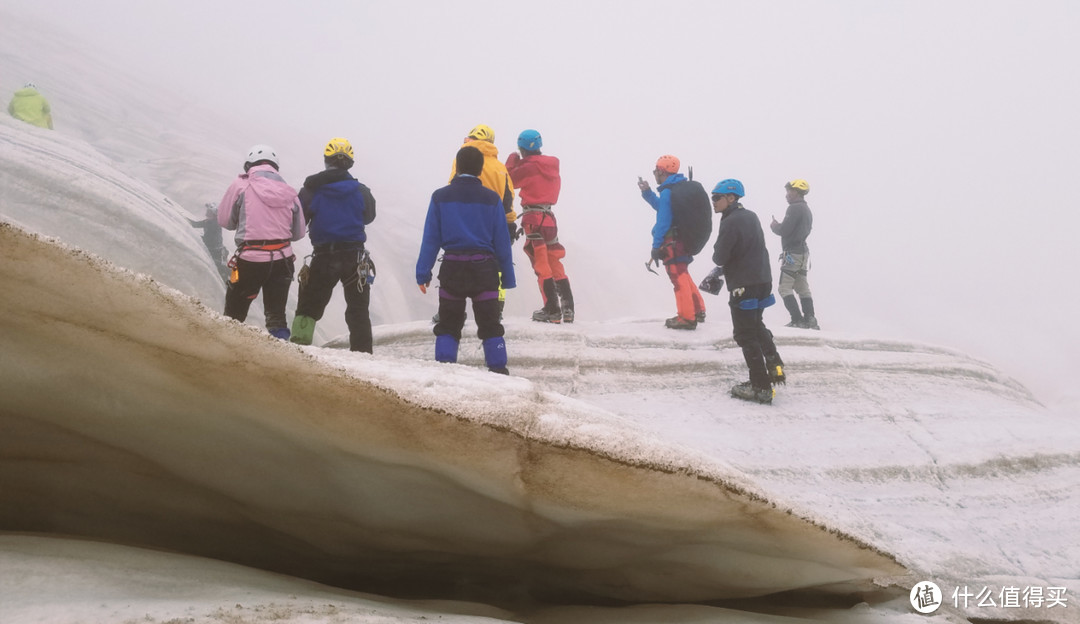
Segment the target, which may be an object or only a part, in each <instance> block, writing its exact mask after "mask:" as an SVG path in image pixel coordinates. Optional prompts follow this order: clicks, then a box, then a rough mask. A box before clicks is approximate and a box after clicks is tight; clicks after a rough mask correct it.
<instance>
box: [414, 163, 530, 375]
mask: <svg viewBox="0 0 1080 624" xmlns="http://www.w3.org/2000/svg"><path fill="white" fill-rule="evenodd" d="M454 164H455V167H454V170H455V171H456V172H457V174H456V175H455V176H454V177H453V179H451V180H450V184H449V185H447V186H444V187H442V188H440V189H438V190H436V191H435V192H434V193H432V195H431V203H430V204H429V205H428V212H427V218H426V220H425V221H424V237H423V240H422V242H421V245H420V255H419V257H418V258H417V260H416V283H417V284H418V285H419V287H420V292H422V293H425V294H426V293H427V288H428V286H430V285H431V271H432V268H433V267H434V266H435V259H436V257H437V256H438V255H439V250H440V249H442V250H444V252H445V253H444V254H443V261H442V266H441V267H440V269H439V321H438V322H437V323H436V324H435V328H434V333H435V359H436V360H437V361H439V362H456V361H457V355H458V344H459V343H460V342H461V328H462V327H463V326H464V324H465V299H466V298H469V299H472V305H473V317H474V318H475V319H476V328H477V336H478V337H479V338H480V340H481V341H483V347H484V360H485V362H486V364H487V367H488V370H491V371H493V372H496V373H501V374H504V375H505V374H509V371H508V370H507V368H506V364H507V356H506V342H505V340H504V339H503V334H504V330H503V326H502V322H501V321H500V319H499V301H498V296H499V293H498V291H499V286H500V277H499V274H500V272H501V274H502V278H501V284H502V286H503V287H505V288H514V287H515V286H516V285H517V283H516V280H515V277H514V264H513V250H512V248H511V246H510V245H511V243H510V234H509V231H508V228H507V227H506V223H507V221H506V213H505V212H504V204H503V200H502V198H501V197H500V196H499V195H498V194H496V193H495V192H494V191H492V190H491V189H488V188H485V187H484V185H483V184H482V183H481V181H480V179H481V176H482V174H483V169H484V167H485V166H486V164H487V162H486V160H485V158H484V153H483V152H481V151H480V150H479V149H477V147H475V146H474V145H472V144H466V145H464V146H463V147H462V148H461V149H459V150H458V153H457V157H456V159H455V161H454ZM500 164H501V163H500Z"/></svg>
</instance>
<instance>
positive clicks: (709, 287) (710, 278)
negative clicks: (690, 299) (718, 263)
mask: <svg viewBox="0 0 1080 624" xmlns="http://www.w3.org/2000/svg"><path fill="white" fill-rule="evenodd" d="M723 274H724V267H716V268H715V269H713V270H712V271H709V274H708V275H706V276H705V279H703V280H701V283H700V284H698V288H699V289H700V290H704V291H705V292H707V293H709V294H710V295H719V294H720V289H721V288H723V287H724V280H723V278H721V277H720V276H721V275H723Z"/></svg>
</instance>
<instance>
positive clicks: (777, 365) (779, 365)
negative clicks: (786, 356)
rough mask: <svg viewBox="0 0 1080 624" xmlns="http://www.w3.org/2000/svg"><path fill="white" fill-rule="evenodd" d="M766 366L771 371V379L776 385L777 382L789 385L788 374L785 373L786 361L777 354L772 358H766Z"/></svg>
mask: <svg viewBox="0 0 1080 624" xmlns="http://www.w3.org/2000/svg"><path fill="white" fill-rule="evenodd" d="M765 368H766V369H768V371H769V381H771V382H772V384H773V385H774V386H775V385H777V384H784V385H787V376H786V375H784V361H783V360H781V359H780V356H779V355H777V356H775V357H771V358H765Z"/></svg>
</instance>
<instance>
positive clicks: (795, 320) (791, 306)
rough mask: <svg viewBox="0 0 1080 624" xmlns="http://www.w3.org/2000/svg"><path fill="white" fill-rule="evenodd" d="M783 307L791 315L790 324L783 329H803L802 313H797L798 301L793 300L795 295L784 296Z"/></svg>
mask: <svg viewBox="0 0 1080 624" xmlns="http://www.w3.org/2000/svg"><path fill="white" fill-rule="evenodd" d="M784 307H785V308H787V311H788V314H790V315H791V322H790V323H788V324H787V325H784V327H799V328H802V327H805V325H804V324H803V323H804V321H803V315H802V312H800V311H799V300H798V299H796V298H795V295H784Z"/></svg>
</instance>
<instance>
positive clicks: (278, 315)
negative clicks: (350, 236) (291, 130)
mask: <svg viewBox="0 0 1080 624" xmlns="http://www.w3.org/2000/svg"><path fill="white" fill-rule="evenodd" d="M217 221H218V225H220V226H221V227H223V228H225V229H226V230H236V236H235V240H236V252H235V253H234V254H233V257H232V259H231V260H230V261H229V267H230V268H231V269H233V271H232V272H231V274H230V276H229V287H228V290H226V291H225V316H228V317H230V318H234V319H236V320H238V321H240V322H243V321H244V320H245V319H247V315H248V310H249V309H250V308H251V302H252V301H254V300H255V297H257V296H258V295H259V291H262V295H263V310H264V313H265V316H266V329H267V330H268V331H269V332H270V333H271V334H272V335H273V336H274V337H276V338H280V339H282V340H288V339H289V326H288V324H287V323H286V322H285V304H286V302H287V300H288V298H289V287H290V285H291V284H292V281H293V275H294V274H295V267H294V261H295V256H294V254H293V250H292V245H291V244H290V241H297V240H300V239H301V238H303V237H304V233H305V225H304V216H303V214H302V213H301V208H300V199H299V198H298V197H297V195H296V190H295V189H293V187H291V186H289V184H288V183H287V182H285V179H284V178H282V177H281V174H279V173H278V157H277V154H276V153H275V152H274V149H273V148H272V147H270V146H269V145H256V146H254V147H252V148H251V150H249V151H248V155H247V158H246V159H245V160H244V173H242V174H240V176H239V177H237V178H236V180H234V181H233V183H232V184H231V185H230V186H229V188H228V190H226V191H225V195H224V196H223V197H222V198H221V201H220V202H218V208H217Z"/></svg>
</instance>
